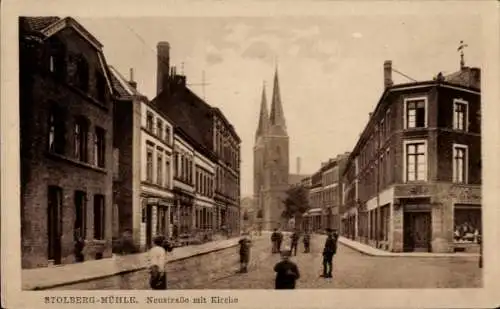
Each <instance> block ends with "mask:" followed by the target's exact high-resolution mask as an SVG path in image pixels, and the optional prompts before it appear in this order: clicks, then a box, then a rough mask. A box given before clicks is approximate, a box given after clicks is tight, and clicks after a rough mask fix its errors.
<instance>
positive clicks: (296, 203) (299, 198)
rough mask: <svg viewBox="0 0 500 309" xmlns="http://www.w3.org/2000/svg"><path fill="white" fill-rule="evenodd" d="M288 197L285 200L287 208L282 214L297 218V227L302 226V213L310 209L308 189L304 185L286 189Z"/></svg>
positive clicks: (284, 216)
mask: <svg viewBox="0 0 500 309" xmlns="http://www.w3.org/2000/svg"><path fill="white" fill-rule="evenodd" d="M286 194H287V197H286V199H285V200H284V201H283V204H284V205H285V209H284V210H283V212H282V213H281V216H282V217H283V218H285V219H291V218H295V227H298V226H300V223H301V221H302V220H300V219H301V218H302V215H303V214H304V213H305V212H306V211H307V210H309V208H310V205H309V198H308V192H307V189H306V188H304V187H303V186H293V187H290V188H289V189H288V190H287V191H286Z"/></svg>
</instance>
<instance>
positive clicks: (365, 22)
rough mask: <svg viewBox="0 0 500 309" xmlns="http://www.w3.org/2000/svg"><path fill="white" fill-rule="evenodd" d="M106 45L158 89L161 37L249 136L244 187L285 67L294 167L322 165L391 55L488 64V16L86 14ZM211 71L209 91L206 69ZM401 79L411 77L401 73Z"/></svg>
mask: <svg viewBox="0 0 500 309" xmlns="http://www.w3.org/2000/svg"><path fill="white" fill-rule="evenodd" d="M76 19H77V20H78V21H79V22H81V23H82V25H83V26H84V27H86V28H87V30H89V31H90V32H91V33H92V34H93V35H94V36H95V37H96V38H97V39H98V40H99V41H100V42H101V43H102V44H103V45H104V48H103V50H104V54H105V56H106V60H107V62H108V64H111V65H113V66H114V67H115V68H117V69H118V70H119V71H120V72H121V73H122V74H123V75H125V76H127V77H128V76H129V70H130V68H133V69H134V79H135V80H136V81H137V83H138V89H139V91H141V92H142V93H144V94H145V95H147V96H148V97H149V98H150V99H153V98H154V97H155V95H156V44H157V43H158V42H159V41H168V42H169V43H170V46H171V52H170V58H171V60H170V63H171V65H175V66H177V71H178V72H180V71H181V72H184V74H185V75H186V76H187V83H188V84H192V85H191V86H189V87H190V88H191V89H192V90H193V91H194V92H195V93H197V94H198V95H199V96H200V97H203V96H204V97H205V99H206V101H207V102H208V103H209V104H211V105H212V106H216V107H218V108H220V109H221V110H222V111H223V112H224V114H225V115H226V117H227V118H228V119H229V121H231V122H232V123H233V125H234V127H235V128H236V131H237V133H238V135H239V136H240V137H241V139H242V145H241V149H242V150H241V152H242V153H241V157H242V165H241V166H242V172H241V177H242V180H241V184H242V187H241V192H242V196H248V195H251V194H252V192H253V188H252V185H253V180H252V176H253V175H252V174H253V149H252V148H253V143H254V136H255V130H256V127H257V122H258V113H259V107H260V98H261V92H262V87H263V85H264V83H265V87H266V92H267V95H268V103H270V101H271V94H272V81H273V75H274V71H275V68H276V67H277V68H278V73H279V79H280V88H281V98H282V104H283V109H284V113H285V117H286V122H287V129H288V134H289V136H290V172H291V173H296V172H297V167H296V158H297V157H300V158H301V169H300V172H301V173H303V174H311V173H314V172H315V171H316V170H317V169H319V167H320V166H321V162H323V161H327V160H328V159H329V158H333V157H335V156H336V155H337V154H340V153H344V152H346V151H350V150H352V149H353V148H354V146H355V144H356V141H357V139H358V137H359V135H360V133H361V132H362V130H363V128H364V126H365V125H366V123H367V121H368V117H369V116H368V114H369V113H370V112H371V111H372V110H373V109H374V107H375V106H376V104H377V102H378V100H379V98H380V96H381V94H382V91H383V63H384V61H385V60H392V62H393V68H394V69H396V70H398V71H400V72H403V73H404V74H406V75H408V76H410V77H411V78H413V79H415V80H418V81H422V80H429V79H432V78H433V77H434V76H435V75H436V74H437V73H438V72H440V71H441V72H443V73H444V74H447V73H452V72H454V71H457V70H458V69H459V63H460V56H459V53H458V51H457V47H458V45H459V42H460V41H461V40H464V41H465V43H466V44H468V47H467V48H466V50H465V61H466V65H470V66H478V67H481V64H482V58H481V56H482V55H483V50H482V46H481V42H482V35H481V33H482V32H481V25H482V24H481V20H480V18H479V16H478V15H473V14H472V13H471V15H461V16H459V15H442V16H439V15H435V16H434V17H432V18H431V17H426V16H422V15H370V16H368V15H365V16H342V15H340V16H331V17H327V16H312V17H311V16H304V17H296V16H283V17H273V18H271V17H266V16H262V17H254V16H250V17H147V18H145V17H144V18H136V17H134V18H78V17H77V18H76ZM203 71H204V72H205V82H206V83H207V84H208V85H207V86H205V93H203V87H201V86H200V85H199V84H200V83H202V81H203V80H202V75H203V73H202V72H203ZM393 80H394V82H395V83H404V82H410V80H409V79H407V78H405V77H403V76H400V75H398V74H396V73H393Z"/></svg>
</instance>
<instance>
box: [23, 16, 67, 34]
mask: <svg viewBox="0 0 500 309" xmlns="http://www.w3.org/2000/svg"><path fill="white" fill-rule="evenodd" d="M23 20H24V21H25V24H24V27H25V29H26V30H29V31H41V30H43V29H45V28H47V27H48V26H49V25H51V24H54V23H56V22H58V21H59V20H61V18H60V17H57V16H37V17H23Z"/></svg>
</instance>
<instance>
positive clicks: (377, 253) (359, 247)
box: [338, 236, 479, 258]
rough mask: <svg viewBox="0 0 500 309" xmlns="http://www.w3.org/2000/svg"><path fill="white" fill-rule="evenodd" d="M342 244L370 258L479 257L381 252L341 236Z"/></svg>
mask: <svg viewBox="0 0 500 309" xmlns="http://www.w3.org/2000/svg"><path fill="white" fill-rule="evenodd" d="M338 241H339V242H340V243H341V244H343V245H344V246H346V247H349V248H351V249H354V250H356V251H358V252H361V253H363V254H366V255H370V256H380V257H419V258H423V257H430V258H435V257H478V258H479V254H478V253H465V252H456V253H432V252H388V251H384V250H380V249H377V248H374V247H372V246H369V245H365V244H363V243H360V242H357V241H354V240H351V239H348V238H345V237H342V236H339V240H338Z"/></svg>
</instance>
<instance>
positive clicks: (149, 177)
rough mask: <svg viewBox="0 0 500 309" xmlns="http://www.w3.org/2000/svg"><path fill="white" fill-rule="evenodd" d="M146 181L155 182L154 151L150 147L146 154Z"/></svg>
mask: <svg viewBox="0 0 500 309" xmlns="http://www.w3.org/2000/svg"><path fill="white" fill-rule="evenodd" d="M146 181H148V182H153V151H152V150H150V149H148V150H147V154H146Z"/></svg>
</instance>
